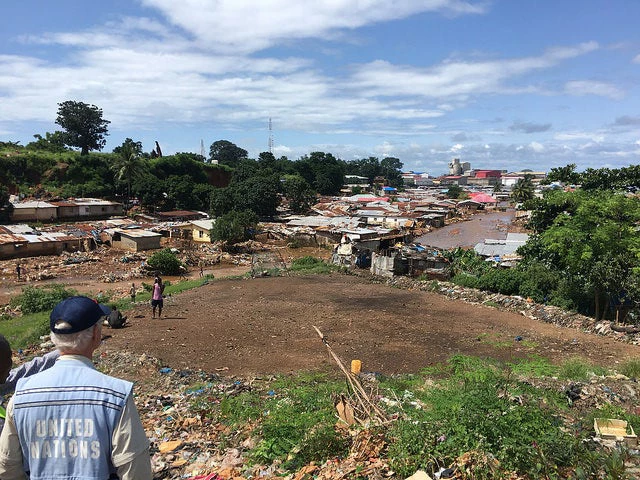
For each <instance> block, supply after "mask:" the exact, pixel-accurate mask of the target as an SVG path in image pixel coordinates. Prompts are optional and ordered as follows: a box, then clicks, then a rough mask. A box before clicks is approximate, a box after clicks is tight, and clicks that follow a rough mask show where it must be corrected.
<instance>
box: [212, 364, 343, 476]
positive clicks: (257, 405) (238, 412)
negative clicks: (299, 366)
mask: <svg viewBox="0 0 640 480" xmlns="http://www.w3.org/2000/svg"><path fill="white" fill-rule="evenodd" d="M341 389H343V384H342V383H341V382H337V381H330V380H328V379H327V378H326V377H325V376H323V375H317V374H300V375H296V376H284V375H283V376H278V377H276V378H275V380H274V381H272V382H271V383H270V388H269V389H268V390H266V391H265V390H254V391H250V392H243V393H241V394H239V395H237V396H235V397H226V398H223V399H222V401H221V402H220V407H219V409H220V410H219V419H220V420H221V421H222V422H223V423H225V424H226V425H228V426H230V427H232V428H236V429H237V428H240V427H241V426H242V425H243V424H246V423H247V422H249V423H255V425H256V427H255V431H254V432H253V433H254V434H256V435H257V436H258V437H259V441H258V443H257V445H256V447H255V448H254V449H253V450H252V451H251V452H250V454H249V458H250V459H251V461H252V462H253V463H258V464H271V463H272V462H274V461H280V462H283V466H284V468H287V469H291V470H296V469H298V468H300V467H302V466H304V465H306V464H307V463H309V462H311V461H316V462H322V461H323V460H325V459H326V458H331V457H334V456H337V455H342V454H344V453H346V449H347V439H346V438H345V437H344V436H343V434H342V433H341V432H339V431H337V430H336V429H335V423H336V418H335V415H334V408H333V400H332V398H333V395H334V394H335V393H337V392H339V391H340V390H341ZM214 408H215V406H214Z"/></svg>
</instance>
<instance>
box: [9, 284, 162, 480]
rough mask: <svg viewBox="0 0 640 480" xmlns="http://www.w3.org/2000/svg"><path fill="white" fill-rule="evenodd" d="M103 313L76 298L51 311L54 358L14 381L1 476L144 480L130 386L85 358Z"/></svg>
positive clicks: (142, 446) (142, 443)
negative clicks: (50, 363) (47, 366)
mask: <svg viewBox="0 0 640 480" xmlns="http://www.w3.org/2000/svg"><path fill="white" fill-rule="evenodd" d="M103 317H104V311H103V309H102V308H101V306H100V305H99V304H98V303H97V302H95V301H94V300H91V299H90V298H87V297H81V296H78V297H70V298H67V299H66V300H63V301H62V302H60V303H59V304H58V305H56V307H55V308H54V309H53V311H52V312H51V316H50V327H51V340H52V341H53V343H54V345H55V346H56V347H57V349H58V350H59V351H60V358H59V359H58V361H57V362H56V363H55V365H54V366H53V367H51V368H50V369H49V370H47V371H45V372H41V373H37V374H35V375H32V376H30V377H28V378H23V379H20V380H19V381H18V384H17V386H16V393H15V395H14V396H13V397H12V398H11V400H10V401H9V405H8V406H7V418H6V424H5V427H4V429H3V431H2V434H1V435H0V478H1V479H2V480H14V479H26V478H32V479H53V478H82V479H87V480H88V479H96V480H106V479H108V478H120V479H122V480H134V479H135V480H151V478H152V473H151V463H150V459H149V441H148V440H147V437H146V435H145V433H144V429H143V427H142V423H141V422H140V417H139V415H138V411H137V410H136V406H135V404H134V402H133V396H132V388H133V384H132V383H130V382H126V381H124V380H120V379H117V378H114V377H110V376H108V375H105V374H103V373H100V372H98V371H97V370H96V369H95V368H94V366H93V363H92V361H91V359H92V357H93V352H94V351H95V350H96V349H97V348H98V346H99V345H100V343H101V340H102V321H101V319H102V318H103ZM27 475H29V477H27ZM116 475H117V476H116Z"/></svg>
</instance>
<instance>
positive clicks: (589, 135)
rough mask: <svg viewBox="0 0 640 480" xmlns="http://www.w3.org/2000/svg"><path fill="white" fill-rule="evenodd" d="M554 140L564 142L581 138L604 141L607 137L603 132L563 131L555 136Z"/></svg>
mask: <svg viewBox="0 0 640 480" xmlns="http://www.w3.org/2000/svg"><path fill="white" fill-rule="evenodd" d="M553 138H554V140H559V141H562V142H566V141H570V142H571V141H579V140H591V141H594V142H603V141H604V139H605V137H604V135H603V134H601V133H594V132H561V133H558V134H556V135H554V136H553Z"/></svg>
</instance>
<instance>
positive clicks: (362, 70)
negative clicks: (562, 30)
mask: <svg viewBox="0 0 640 480" xmlns="http://www.w3.org/2000/svg"><path fill="white" fill-rule="evenodd" d="M597 49H598V44H597V43H596V42H587V43H582V44H580V45H577V46H575V47H562V48H560V47H558V48H552V49H549V50H547V51H546V52H545V53H544V54H542V55H540V56H538V57H523V58H515V59H504V60H491V61H478V62H472V61H467V62H462V61H446V62H443V63H441V64H440V65H437V66H435V67H430V68H417V67H413V66H401V65H393V64H391V63H390V62H387V61H384V60H376V61H373V62H370V63H367V64H364V65H360V66H358V67H356V68H355V72H354V75H353V89H354V90H357V91H364V92H365V93H366V95H369V96H396V95H411V96H420V97H427V98H438V99H444V98H448V97H453V98H455V99H458V100H464V99H466V98H468V96H469V95H476V94H481V93H501V94H506V93H508V94H515V93H522V92H523V91H527V92H533V91H535V88H534V87H521V88H514V87H512V88H510V89H507V88H506V86H505V82H506V81H507V80H511V79H514V78H517V77H520V76H522V75H525V74H528V73H532V72H534V71H537V70H542V69H548V68H551V67H554V66H556V65H558V64H559V63H560V62H561V61H563V60H567V59H570V58H574V57H578V56H580V55H584V54H586V53H589V52H593V51H594V50H597Z"/></svg>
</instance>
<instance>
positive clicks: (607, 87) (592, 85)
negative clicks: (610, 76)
mask: <svg viewBox="0 0 640 480" xmlns="http://www.w3.org/2000/svg"><path fill="white" fill-rule="evenodd" d="M565 93H567V94H569V95H577V96H584V95H596V96H600V97H608V98H612V99H614V100H620V99H622V98H623V97H624V92H623V91H622V90H620V89H619V88H618V87H616V86H615V85H612V84H610V83H605V82H594V81H591V80H574V81H571V82H567V83H566V84H565Z"/></svg>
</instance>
